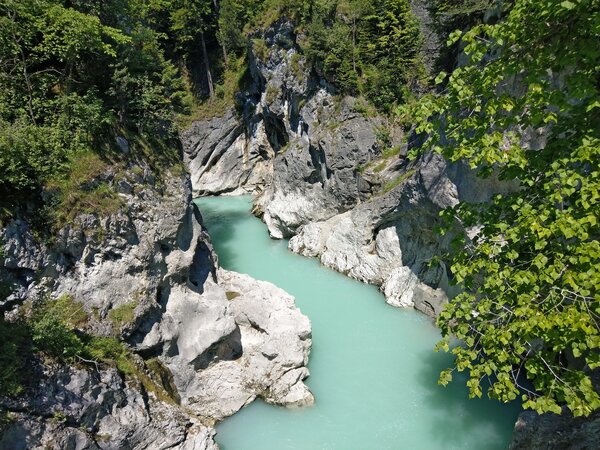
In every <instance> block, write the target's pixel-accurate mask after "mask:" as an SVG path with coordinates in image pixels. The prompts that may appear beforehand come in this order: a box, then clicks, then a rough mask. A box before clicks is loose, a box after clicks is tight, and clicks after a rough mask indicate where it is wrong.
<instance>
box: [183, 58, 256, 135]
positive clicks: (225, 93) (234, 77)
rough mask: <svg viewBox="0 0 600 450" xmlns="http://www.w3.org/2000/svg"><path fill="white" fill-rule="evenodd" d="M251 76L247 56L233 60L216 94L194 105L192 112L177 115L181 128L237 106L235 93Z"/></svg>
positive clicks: (219, 114)
mask: <svg viewBox="0 0 600 450" xmlns="http://www.w3.org/2000/svg"><path fill="white" fill-rule="evenodd" d="M248 78H249V69H248V64H247V62H246V58H245V57H241V58H238V59H237V60H233V59H232V60H231V61H230V63H229V65H228V67H227V69H226V70H225V72H224V73H223V78H222V81H221V82H220V83H219V84H217V85H216V86H215V95H214V97H212V98H209V99H207V100H205V101H202V102H198V103H196V104H195V105H193V106H192V108H191V110H190V113H189V114H185V115H183V114H182V115H179V116H178V117H177V126H178V128H179V129H182V130H184V129H186V128H189V127H190V126H191V125H192V123H193V122H195V121H198V120H206V119H212V118H214V117H220V116H223V115H224V114H225V113H226V112H227V110H228V109H230V108H233V107H235V106H236V102H235V95H236V94H237V93H238V92H240V91H242V90H243V89H244V86H246V82H247V80H248Z"/></svg>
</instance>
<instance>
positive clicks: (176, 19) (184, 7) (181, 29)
mask: <svg viewBox="0 0 600 450" xmlns="http://www.w3.org/2000/svg"><path fill="white" fill-rule="evenodd" d="M212 14H213V3H212V0H176V1H175V2H173V9H172V10H171V31H173V33H175V36H176V38H177V40H178V42H179V43H180V45H187V46H189V45H192V46H196V45H199V46H200V50H201V51H202V59H203V61H204V67H205V71H206V72H205V73H206V82H207V85H208V92H209V96H210V97H213V96H214V95H215V87H214V82H213V76H212V71H211V68H210V60H209V57H208V51H207V48H206V33H207V32H208V30H209V29H210V28H211V25H212V23H211V15H212Z"/></svg>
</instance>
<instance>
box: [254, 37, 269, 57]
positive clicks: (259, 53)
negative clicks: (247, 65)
mask: <svg viewBox="0 0 600 450" xmlns="http://www.w3.org/2000/svg"><path fill="white" fill-rule="evenodd" d="M252 50H254V54H255V55H256V57H257V58H258V59H259V60H260V61H263V62H264V61H266V60H267V58H268V57H269V47H267V42H266V41H265V40H264V39H252Z"/></svg>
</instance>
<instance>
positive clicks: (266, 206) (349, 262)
mask: <svg viewBox="0 0 600 450" xmlns="http://www.w3.org/2000/svg"><path fill="white" fill-rule="evenodd" d="M262 38H264V42H265V43H266V46H267V48H268V52H267V54H266V55H261V57H262V59H261V57H259V56H258V55H257V53H256V49H255V48H254V47H253V48H251V49H250V52H249V58H250V61H251V63H250V67H251V69H252V70H251V73H252V83H251V84H250V86H249V87H248V89H247V90H246V91H245V92H243V93H241V94H240V95H239V96H238V97H239V98H238V100H239V104H240V108H238V110H241V111H242V112H241V113H236V112H235V111H234V110H231V111H230V112H228V113H227V114H226V115H225V116H223V117H221V118H213V119H210V120H207V121H199V122H195V123H194V124H193V126H192V127H191V128H190V129H189V130H188V131H187V132H186V133H184V134H183V142H184V158H185V160H186V162H187V164H188V166H189V168H190V171H191V176H192V186H193V190H194V192H195V193H196V194H223V193H240V192H252V193H254V194H255V195H256V198H255V202H254V203H255V213H256V214H257V215H258V216H260V217H262V219H263V220H264V222H265V223H266V224H267V227H268V229H269V232H270V234H271V236H273V237H274V238H290V237H291V238H292V239H291V241H290V249H291V250H293V251H295V252H298V253H301V254H303V255H306V256H313V257H318V258H320V260H321V262H322V263H323V264H324V265H326V266H328V267H330V268H333V269H335V270H337V271H340V272H342V273H345V274H347V275H349V276H351V277H353V278H356V279H359V280H361V281H365V282H368V283H372V284H375V285H378V286H381V289H382V291H383V292H384V293H385V295H386V298H387V301H388V302H389V303H390V304H392V305H395V306H405V307H406V306H416V307H417V308H418V309H420V310H421V311H423V312H425V313H427V314H429V315H432V316H435V315H437V314H438V313H439V311H440V309H441V306H442V305H443V303H444V302H445V301H446V300H447V298H448V295H452V294H453V291H452V289H451V288H450V286H449V284H448V277H447V270H446V268H445V267H444V265H443V263H439V264H438V263H437V258H436V256H439V255H440V254H441V253H442V252H443V251H444V250H445V249H447V245H448V241H449V239H448V238H445V239H443V238H441V237H439V236H438V235H436V233H434V231H433V230H434V228H435V226H436V225H437V224H438V213H439V211H440V210H442V209H444V208H446V207H448V206H453V205H455V204H456V203H457V202H458V201H460V200H469V201H486V200H487V199H489V197H490V195H491V194H492V193H494V192H502V191H505V190H507V189H509V188H510V186H509V185H506V184H503V183H500V182H498V181H497V180H494V179H487V180H480V179H479V178H477V177H476V176H475V174H474V173H472V172H471V171H470V170H469V169H468V168H466V167H465V166H462V165H459V164H448V163H447V162H446V161H444V160H443V159H442V158H441V157H439V156H437V155H431V154H429V155H425V156H423V157H421V158H420V159H418V160H417V161H413V162H409V161H408V160H407V158H406V154H407V151H408V149H409V147H410V146H412V145H414V143H416V142H418V137H417V136H413V135H409V136H406V135H404V134H403V132H402V131H401V129H400V128H399V127H397V126H395V125H394V124H393V123H390V121H389V120H388V119H386V118H385V117H382V116H380V115H377V114H375V113H374V111H373V110H371V109H370V108H369V107H368V106H367V105H366V104H365V103H364V101H363V100H360V99H355V98H352V97H340V96H337V95H335V91H334V89H333V88H332V87H331V86H328V85H327V83H326V82H324V81H323V80H322V79H320V78H319V77H318V76H316V75H315V74H314V73H313V72H310V71H309V70H308V69H307V67H306V62H305V60H304V58H303V57H302V55H301V54H300V53H299V52H300V50H299V47H298V46H297V45H296V44H295V42H296V40H297V39H298V36H296V34H295V32H294V28H293V26H292V24H290V23H287V22H279V23H276V24H275V25H274V26H272V27H271V28H269V29H268V30H267V32H266V33H265V35H264V36H261V39H262Z"/></svg>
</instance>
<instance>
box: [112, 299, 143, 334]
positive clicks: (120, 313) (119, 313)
mask: <svg viewBox="0 0 600 450" xmlns="http://www.w3.org/2000/svg"><path fill="white" fill-rule="evenodd" d="M137 306H138V302H137V301H133V302H130V303H125V304H123V305H121V306H118V307H116V308H114V309H111V310H110V312H109V313H108V318H109V319H110V320H111V322H112V323H113V325H114V326H115V327H117V328H121V327H122V326H123V325H125V324H128V323H131V322H133V319H134V318H135V308H137Z"/></svg>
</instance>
